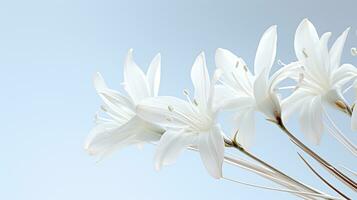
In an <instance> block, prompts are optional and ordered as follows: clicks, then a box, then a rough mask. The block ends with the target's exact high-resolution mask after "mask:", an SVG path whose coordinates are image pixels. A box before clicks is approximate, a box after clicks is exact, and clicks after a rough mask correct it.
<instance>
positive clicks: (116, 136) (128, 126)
mask: <svg viewBox="0 0 357 200" xmlns="http://www.w3.org/2000/svg"><path fill="white" fill-rule="evenodd" d="M160 59H161V58H160V54H158V55H157V56H156V57H155V58H154V59H153V60H152V62H151V64H150V66H149V69H148V72H147V75H146V76H145V74H144V73H143V72H142V70H141V69H140V68H139V67H138V66H137V65H136V64H135V62H134V60H133V56H132V50H131V49H130V50H129V52H128V55H127V57H126V60H125V64H124V85H125V90H126V91H127V93H128V94H129V97H126V96H124V95H122V94H120V93H119V92H117V91H114V90H112V89H109V88H108V87H107V85H106V84H105V82H104V80H103V78H102V76H101V75H100V74H99V73H97V74H96V75H95V76H94V86H95V89H96V91H97V93H98V95H99V96H100V97H101V98H102V100H103V103H104V104H103V106H102V110H103V111H104V113H105V114H106V115H107V116H108V117H109V118H102V117H97V120H96V126H95V127H94V128H93V129H92V131H91V133H90V135H89V136H88V138H87V140H86V142H85V149H86V150H87V151H88V152H89V153H90V154H92V155H96V156H99V157H103V156H105V155H107V154H109V153H111V152H113V151H114V150H116V149H118V148H122V147H125V146H127V145H131V144H140V143H142V142H149V141H157V140H159V139H160V137H161V135H162V134H163V132H164V130H163V129H162V128H160V127H159V126H157V125H154V124H152V123H149V122H147V121H145V120H143V119H141V118H140V117H138V116H137V114H136V105H137V104H138V103H139V102H140V101H142V100H144V99H146V98H149V97H153V96H157V93H158V90H159V85H160V65H161V64H160V62H161V61H160Z"/></svg>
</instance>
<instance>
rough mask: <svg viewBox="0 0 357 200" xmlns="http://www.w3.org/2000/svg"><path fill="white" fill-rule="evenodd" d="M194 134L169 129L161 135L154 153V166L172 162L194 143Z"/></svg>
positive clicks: (159, 166) (157, 166) (158, 168)
mask: <svg viewBox="0 0 357 200" xmlns="http://www.w3.org/2000/svg"><path fill="white" fill-rule="evenodd" d="M195 137H197V136H195V135H193V134H192V133H185V132H183V131H179V130H174V129H169V130H167V131H166V132H165V133H164V135H163V136H162V137H161V139H160V141H159V143H158V146H157V149H156V154H155V168H156V169H157V170H160V169H161V168H162V166H163V165H170V164H173V163H174V162H175V161H176V159H177V157H178V156H179V155H180V154H181V152H182V150H184V149H185V148H186V147H187V146H189V145H191V144H192V143H194V140H195Z"/></svg>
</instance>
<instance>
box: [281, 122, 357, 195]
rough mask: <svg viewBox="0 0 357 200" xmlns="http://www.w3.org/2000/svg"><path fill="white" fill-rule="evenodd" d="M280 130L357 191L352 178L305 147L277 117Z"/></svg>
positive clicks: (356, 185)
mask: <svg viewBox="0 0 357 200" xmlns="http://www.w3.org/2000/svg"><path fill="white" fill-rule="evenodd" d="M274 123H276V124H277V125H278V126H279V127H280V129H281V130H283V131H284V133H285V134H286V135H287V136H288V137H289V138H290V140H291V141H292V142H293V143H294V144H295V145H296V146H298V147H299V148H300V149H301V150H303V151H304V152H305V153H307V154H308V155H309V156H311V157H312V158H313V159H314V160H316V161H317V162H318V163H320V164H321V165H322V166H323V167H324V168H325V169H326V170H327V171H328V172H329V173H331V174H332V175H334V176H335V177H336V178H337V179H338V180H340V181H341V182H342V183H344V184H345V185H346V186H348V187H349V188H351V189H353V190H354V191H357V184H356V182H354V181H353V180H352V179H350V178H349V177H348V176H346V175H345V174H343V173H342V172H341V171H339V170H338V169H337V168H335V167H334V166H333V165H331V164H330V163H328V162H327V161H326V160H324V159H323V158H321V157H320V156H319V155H318V154H316V153H315V152H314V151H313V150H311V149H310V148H309V147H307V146H306V145H305V144H304V143H302V142H301V141H300V140H299V139H298V138H296V137H295V136H294V135H293V134H292V133H291V132H290V131H289V130H288V129H287V128H286V127H285V125H284V124H283V122H282V120H281V118H279V117H277V121H274Z"/></svg>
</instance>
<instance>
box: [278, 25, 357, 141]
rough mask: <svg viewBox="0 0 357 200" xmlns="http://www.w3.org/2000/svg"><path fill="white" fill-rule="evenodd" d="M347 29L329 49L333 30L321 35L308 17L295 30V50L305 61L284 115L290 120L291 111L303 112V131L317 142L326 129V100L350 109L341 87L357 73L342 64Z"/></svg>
mask: <svg viewBox="0 0 357 200" xmlns="http://www.w3.org/2000/svg"><path fill="white" fill-rule="evenodd" d="M348 31H349V28H348V29H347V30H345V31H344V32H343V33H342V34H341V36H339V37H338V38H337V40H336V41H335V43H334V44H333V45H332V47H331V49H330V50H329V49H328V41H329V38H330V36H331V33H330V32H327V33H325V34H323V35H322V36H321V38H319V36H318V34H317V32H316V29H315V27H314V25H313V24H312V23H311V22H310V21H309V20H307V19H304V20H303V21H302V22H301V23H300V25H299V26H298V28H297V30H296V33H295V41H294V46H295V53H296V56H297V58H298V60H299V62H301V64H302V65H303V69H304V70H303V78H302V80H301V81H300V82H299V83H298V89H297V90H295V91H294V92H293V93H292V95H291V96H289V97H288V98H286V99H285V100H284V101H283V103H282V108H283V118H284V120H287V119H288V117H289V116H290V115H291V114H292V113H295V112H296V113H300V125H301V129H302V132H304V133H305V135H306V137H307V138H308V139H309V140H310V141H311V142H313V143H314V144H318V143H319V142H320V138H321V134H322V132H323V129H324V124H323V115H324V113H326V112H325V111H324V104H327V105H331V106H334V107H336V108H338V109H340V110H342V111H344V112H349V113H350V108H349V106H348V105H347V103H346V101H345V99H344V98H343V96H342V91H341V89H342V87H343V86H344V85H345V84H346V83H348V82H349V81H351V80H352V79H353V78H354V77H357V76H356V74H357V70H356V68H355V67H354V66H353V65H351V64H343V65H341V66H340V60H341V54H342V51H343V47H344V44H345V41H346V37H347V34H348ZM326 114H327V113H326ZM331 122H332V121H331ZM338 135H340V136H338V137H339V140H340V139H342V140H345V139H344V136H343V135H341V134H338ZM345 142H347V141H345Z"/></svg>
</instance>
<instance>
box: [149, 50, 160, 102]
mask: <svg viewBox="0 0 357 200" xmlns="http://www.w3.org/2000/svg"><path fill="white" fill-rule="evenodd" d="M146 76H147V80H148V84H149V87H150V91H151V96H157V95H158V93H159V87H160V76H161V55H160V54H157V55H156V56H155V57H154V59H152V61H151V63H150V66H149V69H148V72H147V75H146Z"/></svg>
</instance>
